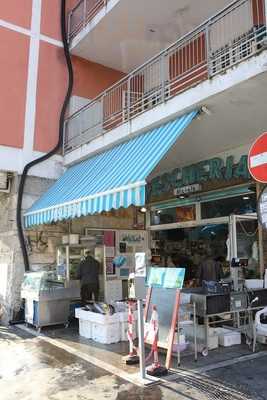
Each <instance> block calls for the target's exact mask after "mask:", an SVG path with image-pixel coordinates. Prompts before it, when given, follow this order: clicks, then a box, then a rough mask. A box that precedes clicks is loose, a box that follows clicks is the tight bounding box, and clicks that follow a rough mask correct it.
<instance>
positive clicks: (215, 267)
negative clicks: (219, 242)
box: [198, 250, 223, 286]
mask: <svg viewBox="0 0 267 400" xmlns="http://www.w3.org/2000/svg"><path fill="white" fill-rule="evenodd" d="M222 277H223V273H222V266H221V263H220V262H216V261H215V260H214V258H213V257H212V252H211V251H210V250H208V251H207V255H206V259H205V260H204V261H202V262H201V264H200V265H199V271H198V279H199V284H200V286H202V282H203V281H214V282H219V280H220V279H222Z"/></svg>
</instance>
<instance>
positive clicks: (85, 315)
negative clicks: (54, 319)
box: [75, 308, 120, 324]
mask: <svg viewBox="0 0 267 400" xmlns="http://www.w3.org/2000/svg"><path fill="white" fill-rule="evenodd" d="M119 314H120V313H116V314H113V315H105V314H98V313H95V312H92V311H86V310H83V309H82V308H76V310H75V317H76V318H81V319H83V320H85V321H91V322H95V323H98V324H112V323H115V322H119V321H120V316H119Z"/></svg>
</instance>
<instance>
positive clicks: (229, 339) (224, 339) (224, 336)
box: [215, 328, 241, 347]
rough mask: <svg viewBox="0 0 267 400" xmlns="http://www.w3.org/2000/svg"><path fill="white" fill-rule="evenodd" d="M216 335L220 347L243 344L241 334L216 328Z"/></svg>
mask: <svg viewBox="0 0 267 400" xmlns="http://www.w3.org/2000/svg"><path fill="white" fill-rule="evenodd" d="M215 331H216V334H217V335H218V337H219V345H220V346H223V347H230V346H234V345H236V344H241V333H240V332H238V331H232V330H230V329H224V328H216V329H215Z"/></svg>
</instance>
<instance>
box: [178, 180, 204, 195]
mask: <svg viewBox="0 0 267 400" xmlns="http://www.w3.org/2000/svg"><path fill="white" fill-rule="evenodd" d="M201 190H202V186H201V185H200V184H199V183H195V184H194V185H188V186H183V187H181V188H176V189H174V194H175V196H182V195H183V194H190V193H197V192H200V191H201Z"/></svg>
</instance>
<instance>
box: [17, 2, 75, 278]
mask: <svg viewBox="0 0 267 400" xmlns="http://www.w3.org/2000/svg"><path fill="white" fill-rule="evenodd" d="M60 23H61V36H62V42H63V48H64V55H65V60H66V64H67V68H68V74H69V78H68V88H67V92H66V96H65V100H64V103H63V105H62V109H61V113H60V118H59V134H58V142H57V144H56V146H55V147H54V148H53V149H52V150H51V151H50V152H49V153H47V154H45V155H43V156H42V157H39V158H37V159H36V160H33V161H31V162H30V163H28V164H26V165H25V167H24V169H23V172H22V175H21V180H20V184H19V189H18V201H17V215H16V222H17V229H18V237H19V242H20V247H21V251H22V255H23V261H24V266H25V271H29V270H30V263H29V256H28V251H27V246H26V243H25V237H24V232H23V223H22V200H23V193H24V187H25V182H26V179H27V175H28V172H29V170H30V169H31V168H32V167H34V166H35V165H37V164H40V163H41V162H43V161H46V160H48V159H49V158H50V157H52V156H53V155H55V154H57V153H58V152H59V151H60V150H61V148H62V145H63V138H64V120H65V114H66V110H67V107H68V104H69V100H70V97H71V93H72V88H73V69H72V63H71V57H70V52H69V45H68V37H67V27H66V0H61V21H60Z"/></svg>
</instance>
